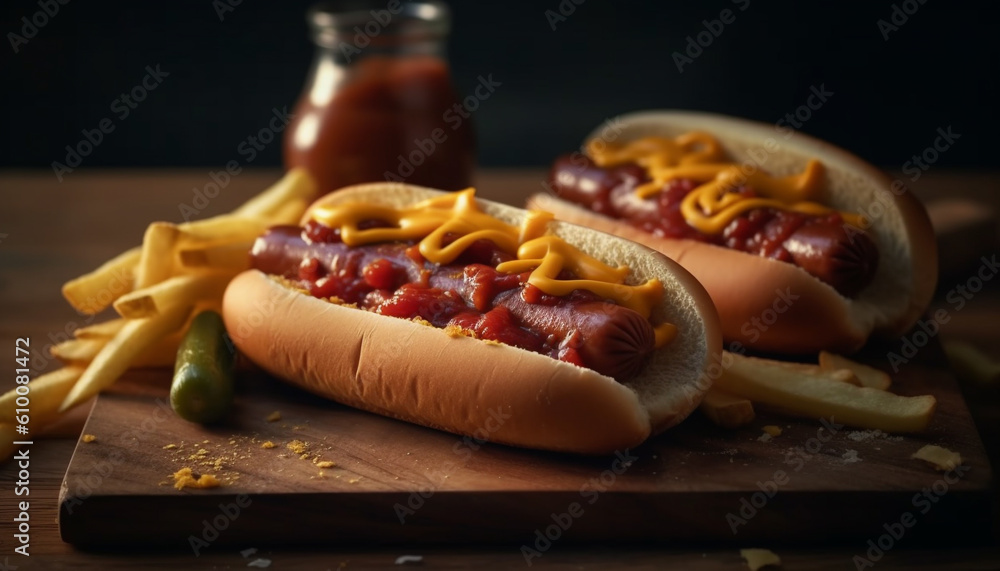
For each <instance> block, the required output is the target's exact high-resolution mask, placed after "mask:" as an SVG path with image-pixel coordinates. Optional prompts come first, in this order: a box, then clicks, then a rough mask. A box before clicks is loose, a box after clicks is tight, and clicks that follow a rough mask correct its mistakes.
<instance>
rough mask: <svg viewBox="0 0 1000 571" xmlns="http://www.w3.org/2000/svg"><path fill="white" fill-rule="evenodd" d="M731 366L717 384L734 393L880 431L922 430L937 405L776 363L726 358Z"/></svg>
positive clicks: (926, 399) (930, 399)
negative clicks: (836, 380)
mask: <svg viewBox="0 0 1000 571" xmlns="http://www.w3.org/2000/svg"><path fill="white" fill-rule="evenodd" d="M730 355H731V357H732V364H731V365H730V366H729V368H728V369H726V370H725V371H724V372H723V374H722V375H721V376H720V377H719V378H718V379H717V380H716V381H715V385H716V386H717V387H718V388H720V389H723V390H726V391H729V392H731V393H733V394H736V395H739V396H742V397H744V398H748V399H750V400H751V401H753V402H755V403H762V404H766V405H770V406H774V407H779V408H781V409H784V410H787V411H791V412H793V413H796V414H801V415H806V416H810V417H813V418H820V417H833V420H834V421H835V422H839V423H843V424H847V425H850V426H856V427H860V428H870V429H878V430H883V431H885V432H920V431H922V430H924V429H925V428H926V427H927V424H928V423H929V422H930V419H931V416H932V415H933V414H934V408H935V406H936V404H937V401H936V400H935V399H934V397H933V396H930V395H924V396H917V397H904V396H899V395H894V394H892V393H889V392H886V391H881V390H878V389H872V388H867V387H856V386H853V385H850V384H847V383H841V382H834V383H831V382H830V381H829V379H827V378H824V377H823V376H821V375H813V374H805V373H802V372H799V371H796V370H795V369H793V368H789V367H784V366H780V365H775V363H777V362H776V361H770V360H767V359H756V358H753V357H744V356H742V355H737V354H730Z"/></svg>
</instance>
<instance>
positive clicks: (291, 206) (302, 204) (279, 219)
mask: <svg viewBox="0 0 1000 571" xmlns="http://www.w3.org/2000/svg"><path fill="white" fill-rule="evenodd" d="M309 204H310V202H309V201H308V200H305V199H297V200H290V201H288V202H286V203H285V204H283V205H282V206H280V207H279V208H277V209H276V210H275V211H274V213H273V214H272V215H271V216H270V218H271V220H272V222H273V224H298V223H299V221H300V220H302V215H303V214H305V212H306V209H307V208H309Z"/></svg>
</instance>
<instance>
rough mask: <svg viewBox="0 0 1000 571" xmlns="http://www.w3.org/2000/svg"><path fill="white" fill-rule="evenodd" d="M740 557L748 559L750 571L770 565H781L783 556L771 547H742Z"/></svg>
mask: <svg viewBox="0 0 1000 571" xmlns="http://www.w3.org/2000/svg"><path fill="white" fill-rule="evenodd" d="M740 557H742V558H743V559H745V560H746V562H747V567H749V568H750V571H757V570H758V569H761V568H763V567H767V566H768V565H774V566H780V565H781V558H780V557H778V556H777V555H776V554H775V553H774V552H773V551H771V550H770V549H740Z"/></svg>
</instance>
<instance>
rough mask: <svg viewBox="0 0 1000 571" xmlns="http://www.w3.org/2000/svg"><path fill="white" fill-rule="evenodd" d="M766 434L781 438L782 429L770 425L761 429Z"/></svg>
mask: <svg viewBox="0 0 1000 571" xmlns="http://www.w3.org/2000/svg"><path fill="white" fill-rule="evenodd" d="M761 430H763V431H764V432H766V433H768V434H770V435H771V436H781V427H780V426H775V425H773V424H768V425H767V426H764V427H762V428H761Z"/></svg>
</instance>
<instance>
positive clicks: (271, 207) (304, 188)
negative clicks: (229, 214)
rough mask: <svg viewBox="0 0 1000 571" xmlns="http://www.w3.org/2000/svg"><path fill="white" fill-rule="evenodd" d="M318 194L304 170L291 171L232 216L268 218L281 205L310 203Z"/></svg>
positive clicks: (312, 181) (314, 184)
mask: <svg viewBox="0 0 1000 571" xmlns="http://www.w3.org/2000/svg"><path fill="white" fill-rule="evenodd" d="M318 192H319V191H318V189H317V187H316V181H315V180H313V178H312V177H311V176H310V175H309V173H308V172H306V170H305V169H301V168H296V169H292V170H290V171H288V172H287V173H285V176H283V177H282V178H281V180H279V181H278V182H276V183H274V184H273V185H271V187H270V188H268V189H267V190H265V191H264V192H262V193H260V194H258V195H257V196H255V197H253V198H251V199H250V200H248V201H246V202H245V203H244V204H243V205H242V206H240V207H239V208H237V209H236V210H233V214H235V215H236V216H247V217H251V218H268V217H270V216H272V215H273V214H274V213H275V211H277V210H278V209H280V208H281V206H282V205H283V204H286V203H288V202H290V201H293V200H296V199H300V200H303V201H311V200H312V199H314V198H315V197H316V196H317V194H318ZM300 216H301V215H300Z"/></svg>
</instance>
